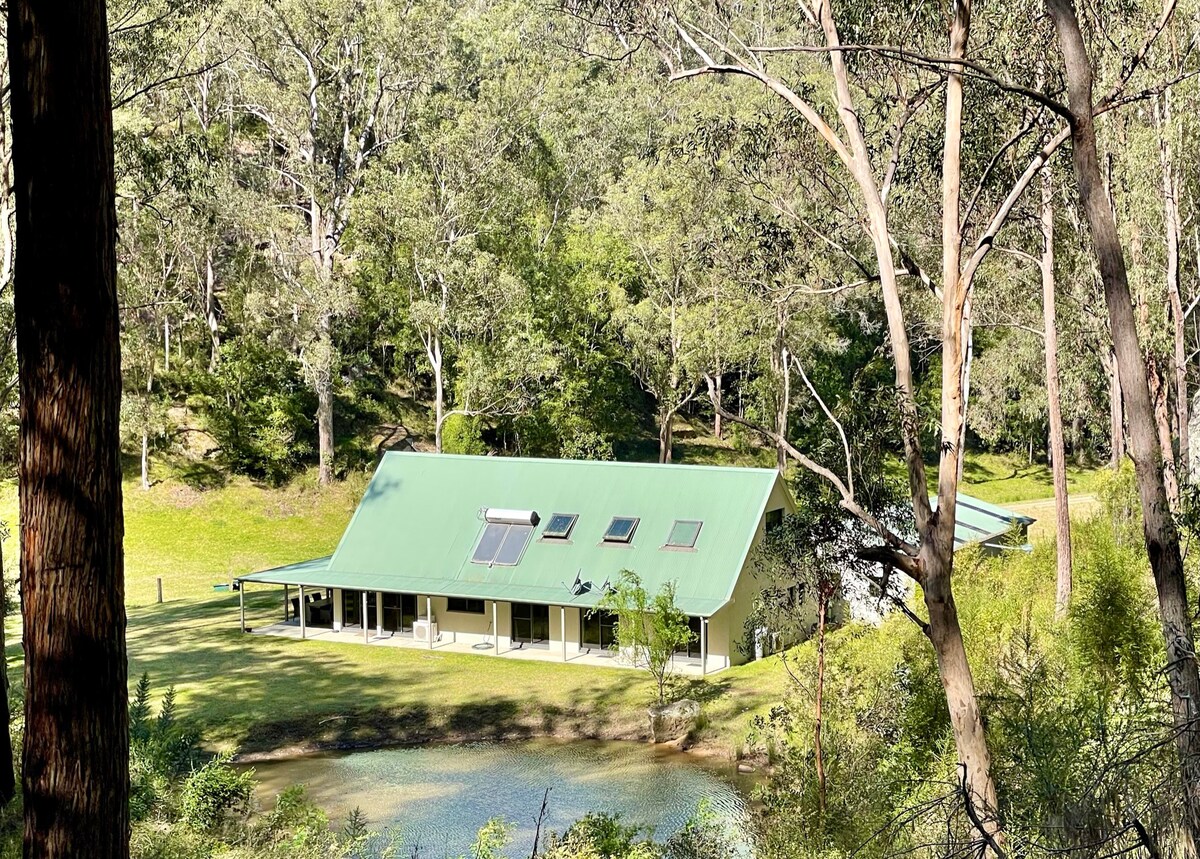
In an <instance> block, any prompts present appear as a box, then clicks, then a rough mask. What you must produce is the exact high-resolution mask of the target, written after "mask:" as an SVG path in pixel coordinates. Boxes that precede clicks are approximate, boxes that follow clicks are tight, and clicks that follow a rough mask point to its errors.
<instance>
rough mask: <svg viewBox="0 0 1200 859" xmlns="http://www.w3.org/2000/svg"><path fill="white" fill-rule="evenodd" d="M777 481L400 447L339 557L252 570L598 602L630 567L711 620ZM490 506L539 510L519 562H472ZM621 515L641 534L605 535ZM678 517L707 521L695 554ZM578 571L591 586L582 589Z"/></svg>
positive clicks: (479, 594)
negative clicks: (552, 526)
mask: <svg viewBox="0 0 1200 859" xmlns="http://www.w3.org/2000/svg"><path fill="white" fill-rule="evenodd" d="M779 480H780V478H779V475H778V473H777V472H776V471H775V470H774V469H757V468H730V467H714V466H688V465H657V464H645V463H616V462H584V461H576V460H551V459H522V458H516V457H477V456H452V455H447V454H440V455H436V454H427V453H413V452H389V453H387V454H385V455H384V457H383V460H382V462H381V463H380V464H379V468H378V469H377V470H376V472H375V476H374V477H373V478H372V479H371V483H370V485H369V486H368V487H367V490H366V494H365V495H364V496H363V500H362V502H361V503H360V504H359V507H358V510H357V511H355V513H354V517H353V518H352V519H351V520H350V525H349V527H348V528H347V529H346V533H345V534H344V535H343V537H342V541H341V543H340V544H339V545H338V548H337V551H336V552H334V554H333V556H332V557H331V558H328V559H324V558H318V559H315V560H312V561H305V562H303V563H300V564H293V565H290V566H287V567H279V568H276V569H273V570H265V571H263V572H260V573H253V574H251V575H247V576H242V577H241V580H242V581H247V582H269V583H275V584H296V585H309V586H313V587H341V588H352V589H356V590H381V591H391V592H405V593H420V594H428V595H431V596H458V597H474V598H481V599H496V600H508V601H519V602H534V603H545V604H550V605H581V606H590V605H594V604H596V603H597V602H598V601H599V600H600V599H601V597H602V595H603V585H604V583H605V582H606V581H612V582H615V581H616V580H617V578H618V576H619V575H620V573H621V571H622V570H626V569H629V570H633V571H634V572H636V573H637V574H638V575H639V576H640V577H641V578H642V581H643V583H644V584H645V586H646V588H647V590H649V591H657V590H658V588H659V587H661V586H662V585H663V584H664V583H665V582H668V581H674V582H675V583H676V587H677V591H676V599H677V603H678V605H679V607H680V608H681V609H683V610H684V611H685V612H687V613H689V614H694V615H705V616H707V615H711V614H713V613H714V612H715V611H717V610H718V609H719V608H720V607H721V606H723V605H725V603H727V602H728V601H729V599H730V596H731V595H732V592H733V587H734V585H735V584H736V582H737V578H738V575H739V573H740V572H741V569H742V565H743V563H744V562H745V558H746V555H747V553H748V552H749V550H750V546H751V543H752V542H753V539H754V535H755V532H756V530H757V528H758V525H759V522H760V520H761V518H762V515H763V513H764V511H765V509H766V505H767V501H768V499H769V498H770V496H771V493H772V490H774V488H775V487H776V485H777V483H778V482H779ZM783 494H784V496H785V497H787V496H786V492H784V493H783ZM787 503H788V504H790V503H791V502H790V500H789V501H788V502H787ZM487 507H491V508H507V509H516V510H534V511H537V513H538V515H539V516H540V518H541V523H540V524H539V525H538V527H537V528H536V529H535V530H534V536H533V538H532V539H531V540H530V542H529V545H528V547H527V548H526V550H525V553H524V555H523V556H522V558H521V560H520V562H519V563H518V564H517V565H516V566H511V567H505V566H493V567H488V566H486V565H481V564H474V563H471V560H470V559H471V554H472V552H473V551H474V549H475V546H476V544H477V543H478V541H479V537H480V535H481V534H482V532H483V529H484V526H485V525H486V522H485V521H484V520H483V517H482V510H483V508H487ZM554 513H576V514H578V515H579V519H578V521H577V522H576V523H575V527H574V530H573V531H572V532H571V537H570V540H568V541H565V542H564V541H550V540H542V539H540V537H541V532H542V529H543V528H544V527H545V526H546V525H547V524H548V523H549V520H550V517H551V516H552V515H553V514H554ZM614 516H632V517H637V518H639V519H640V521H639V523H638V525H637V530H636V532H635V534H634V537H633V540H632V542H631V543H630V544H628V545H607V544H605V543H604V542H603V541H602V539H601V538H602V535H603V534H604V531H605V529H606V528H607V527H608V525H609V522H610V521H611V520H612V518H613V517H614ZM677 519H684V520H698V521H701V522H703V523H704V524H703V526H702V527H701V529H700V534H699V537H698V538H697V540H696V546H695V549H694V550H686V549H665V548H663V545H664V544H665V543H666V541H667V536H668V535H669V533H670V531H671V527H672V525H673V524H674V523H675V521H676V520H677ZM577 574H578V576H579V579H580V581H581V582H582V583H583V584H584V585H585V588H583V589H582V592H581V593H572V585H573V584H574V582H575V580H576V575H577Z"/></svg>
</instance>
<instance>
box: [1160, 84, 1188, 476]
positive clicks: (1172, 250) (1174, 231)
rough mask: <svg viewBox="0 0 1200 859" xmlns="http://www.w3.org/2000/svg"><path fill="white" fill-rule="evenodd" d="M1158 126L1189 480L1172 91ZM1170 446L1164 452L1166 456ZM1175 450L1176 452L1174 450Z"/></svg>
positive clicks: (1183, 455) (1184, 471)
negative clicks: (1172, 140) (1171, 136)
mask: <svg viewBox="0 0 1200 859" xmlns="http://www.w3.org/2000/svg"><path fill="white" fill-rule="evenodd" d="M1158 125H1159V138H1158V139H1159V145H1158V151H1159V160H1160V161H1161V162H1162V182H1163V189H1162V190H1163V224H1164V226H1165V228H1166V229H1165V233H1166V236H1165V238H1166V244H1167V299H1168V302H1169V306H1170V310H1171V323H1172V335H1173V337H1172V339H1173V346H1174V350H1173V352H1172V356H1171V367H1172V370H1174V375H1175V413H1174V418H1175V433H1174V435H1175V438H1176V439H1178V444H1179V453H1178V456H1177V457H1174V459H1175V462H1176V466H1177V467H1176V477H1177V479H1178V480H1179V482H1180V483H1187V482H1188V480H1189V479H1190V477H1191V451H1190V449H1189V444H1188V411H1189V410H1188V405H1189V404H1188V383H1187V335H1186V331H1185V328H1184V322H1185V320H1184V318H1183V299H1182V298H1181V297H1180V294H1179V232H1180V227H1179V187H1178V180H1177V179H1176V177H1175V163H1174V155H1173V152H1172V148H1171V142H1170V139H1169V137H1168V135H1170V133H1171V92H1170V90H1167V91H1166V92H1165V93H1164V94H1163V96H1162V115H1161V117H1160V121H1159V123H1158ZM1169 450H1171V448H1167V449H1166V450H1164V451H1163V453H1164V455H1166V453H1167V451H1169ZM1172 452H1173V451H1172Z"/></svg>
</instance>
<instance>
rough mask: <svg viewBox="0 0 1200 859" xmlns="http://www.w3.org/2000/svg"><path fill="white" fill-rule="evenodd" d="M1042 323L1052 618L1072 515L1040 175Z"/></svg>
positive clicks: (1047, 208) (1048, 224) (1060, 602)
mask: <svg viewBox="0 0 1200 859" xmlns="http://www.w3.org/2000/svg"><path fill="white" fill-rule="evenodd" d="M1041 224H1042V321H1043V324H1044V326H1045V344H1046V404H1047V409H1048V411H1049V412H1050V469H1051V473H1052V475H1053V479H1054V524H1055V536H1056V542H1057V549H1058V561H1057V576H1056V578H1055V589H1054V616H1055V618H1056V619H1058V620H1062V619H1063V618H1064V617H1066V614H1067V608H1068V606H1069V605H1070V602H1071V511H1070V506H1069V502H1068V500H1067V446H1066V442H1065V441H1064V439H1063V419H1062V403H1061V398H1060V395H1059V386H1058V323H1057V318H1056V316H1057V313H1056V308H1055V295H1054V287H1055V281H1054V189H1053V187H1052V185H1051V178H1050V172H1049V171H1046V172H1044V173H1042V217H1041Z"/></svg>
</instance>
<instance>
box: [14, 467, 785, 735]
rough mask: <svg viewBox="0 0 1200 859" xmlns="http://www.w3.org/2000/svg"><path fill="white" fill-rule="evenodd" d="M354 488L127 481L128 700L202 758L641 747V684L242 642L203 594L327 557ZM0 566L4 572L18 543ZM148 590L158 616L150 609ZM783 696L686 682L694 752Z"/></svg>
mask: <svg viewBox="0 0 1200 859" xmlns="http://www.w3.org/2000/svg"><path fill="white" fill-rule="evenodd" d="M365 483H366V479H365V477H363V476H357V477H354V478H351V479H349V480H347V481H345V482H344V483H341V484H338V485H336V486H333V487H330V488H329V489H326V490H319V489H317V487H316V486H315V485H314V484H313V480H312V478H311V476H306V477H301V478H300V479H298V480H297V481H296V482H295V483H294V484H293V485H291V486H288V487H284V488H281V489H270V488H265V487H261V486H258V485H255V484H253V483H251V482H249V481H245V480H233V481H230V482H229V483H228V484H227V485H225V486H222V487H220V488H215V489H210V490H205V491H201V490H197V489H193V488H190V487H189V486H187V485H186V484H184V483H182V482H180V481H178V480H176V479H172V478H168V479H165V480H163V481H162V482H160V483H158V484H157V485H155V486H154V487H153V488H151V489H150V490H149V491H143V490H142V489H141V488H140V487H139V485H138V483H137V481H136V480H128V481H127V482H126V484H125V487H124V492H125V572H126V594H127V599H126V603H127V606H128V613H129V633H128V642H129V656H130V666H129V674H130V681H131V684H132V683H136V681H137V678H138V677H139V676H140V675H141V674H142V672H148V673H149V675H150V678H151V682H152V684H153V686H154V689H155V696H156V697H158V696H159V695H161V694H162V692H163V691H165V689H166V687H167V686H169V685H174V686H175V688H176V692H177V701H178V704H179V708H180V713H181V715H182V716H183V717H184V718H187V719H189V720H191V721H192V722H193V723H194V724H195V725H196V726H197V727H198V728H199V729H200V730H201V732H202V734H203V737H204V740H205V742H206V744H208V745H210V746H211V747H214V748H221V749H235V748H236V749H240V750H242V751H246V752H255V751H266V750H271V749H276V748H280V747H287V746H291V745H303V744H305V743H307V742H319V743H329V744H347V743H372V742H386V741H417V740H424V739H434V738H451V739H453V738H465V737H495V738H500V737H519V736H531V735H545V734H553V735H560V736H570V737H575V736H589V737H590V736H595V737H602V738H626V737H636V736H640V735H642V734H643V733H644V732H645V729H646V722H647V720H646V716H645V705H646V704H647V703H648V702H649V701H650V700H651V698H652V696H653V692H652V689H651V684H650V682H649V680H648V678H647V677H646V676H645V675H644V673H643V672H640V671H632V670H627V669H626V670H622V669H604V668H592V667H587V666H573V665H559V664H554V663H531V662H525V661H522V660H509V659H497V658H495V657H489V656H485V655H481V656H472V655H465V654H439V653H436V652H435V653H427V652H422V651H419V650H402V649H398V648H384V647H365V646H359V645H354V644H345V643H334V642H322V641H295V640H291V639H281V638H273V637H269V636H255V635H242V634H241V633H240V631H239V625H238V597H237V594H236V593H231V592H228V591H220V592H218V591H214V590H213V585H214V584H216V583H222V582H228V581H229V580H230V578H231V577H232V576H234V575H236V574H238V573H243V572H249V571H252V570H256V569H264V568H267V567H271V566H276V565H279V564H285V563H290V562H292V561H297V560H303V559H306V558H311V557H316V556H319V555H322V554H327V553H329V552H330V551H332V550H333V548H334V547H335V546H336V544H337V541H338V539H339V537H340V536H341V534H342V531H343V530H344V528H345V526H346V523H347V522H348V521H349V519H350V515H351V514H352V513H353V511H354V507H355V505H356V504H357V502H358V499H359V497H360V496H361V493H362V490H363V487H364V486H365ZM0 519H3V520H5V521H7V522H9V523H15V522H16V521H17V517H16V487H15V483H14V482H12V481H6V482H4V483H2V484H0ZM14 530H15V529H14ZM4 550H5V558H6V560H7V561H8V565H9V570H10V571H11V570H12V569H13V568H14V566H15V563H16V546H15V537H10V538H9V540H7V541H5V544H4ZM159 576H161V577H162V579H163V591H164V597H165V602H164V603H163V604H162V605H157V604H155V579H156V578H157V577H159ZM280 597H281V594H280V592H279V590H277V589H274V588H270V589H268V588H256V589H255V590H254V591H252V592H248V594H247V623H248V624H249V625H251V626H254V625H263V624H265V623H267V622H270V621H273V620H275V619H276V618H277V617H278V616H279V614H280V607H281V599H280ZM16 620H17V619H16V618H10V622H15V621H16ZM17 631H18V630H16V629H14V630H13V632H17ZM9 640H10V642H14V643H13V644H11V645H10V647H9V650H8V654H7V655H8V658H9V666H10V668H11V669H12V675H13V676H12V680H13V682H15V683H19V682H20V676H19V672H20V669H19V666H20V651H19V644H16V643H15V642H16V636H15V635H13V636H11V637H10V639H9ZM786 684H787V678H786V673H785V671H784V669H783V668H782V666H780V665H779V663H778V661H777V660H764V661H763V662H760V663H757V664H754V665H748V666H742V667H739V668H735V669H732V670H730V671H726V672H722V673H721V674H718V675H715V676H714V677H711V678H708V679H707V680H705V681H700V680H696V681H694V682H691V683H690V684H689V689H688V693H689V694H691V695H692V696H693V697H697V698H699V699H701V700H702V701H704V703H705V711H706V714H707V716H708V719H709V726H708V727H707V728H706V729H705V736H704V741H705V743H706V744H708V745H710V746H711V747H712V748H713V750H714V751H718V752H731V751H733V750H734V749H735V748H736V747H737V746H738V745H740V743H741V741H742V739H743V738H744V736H745V733H746V728H747V727H748V726H749V720H750V718H751V716H752V715H753V714H754V713H757V712H765V711H766V710H768V709H769V708H770V706H771V705H772V704H773V703H775V702H777V701H779V700H780V698H781V697H782V696H783V695H784V694H785V689H786Z"/></svg>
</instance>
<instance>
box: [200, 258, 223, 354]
mask: <svg viewBox="0 0 1200 859" xmlns="http://www.w3.org/2000/svg"><path fill="white" fill-rule="evenodd" d="M204 323H205V325H207V326H208V337H209V341H210V344H211V350H210V352H209V359H208V369H209V372H212V371H213V370H215V369H216V368H217V363H218V362H219V361H220V359H221V324H220V320H219V319H218V317H217V275H216V271H215V269H214V268H213V249H212V246H211V245H210V246H209V247H207V248H205V250H204Z"/></svg>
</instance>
